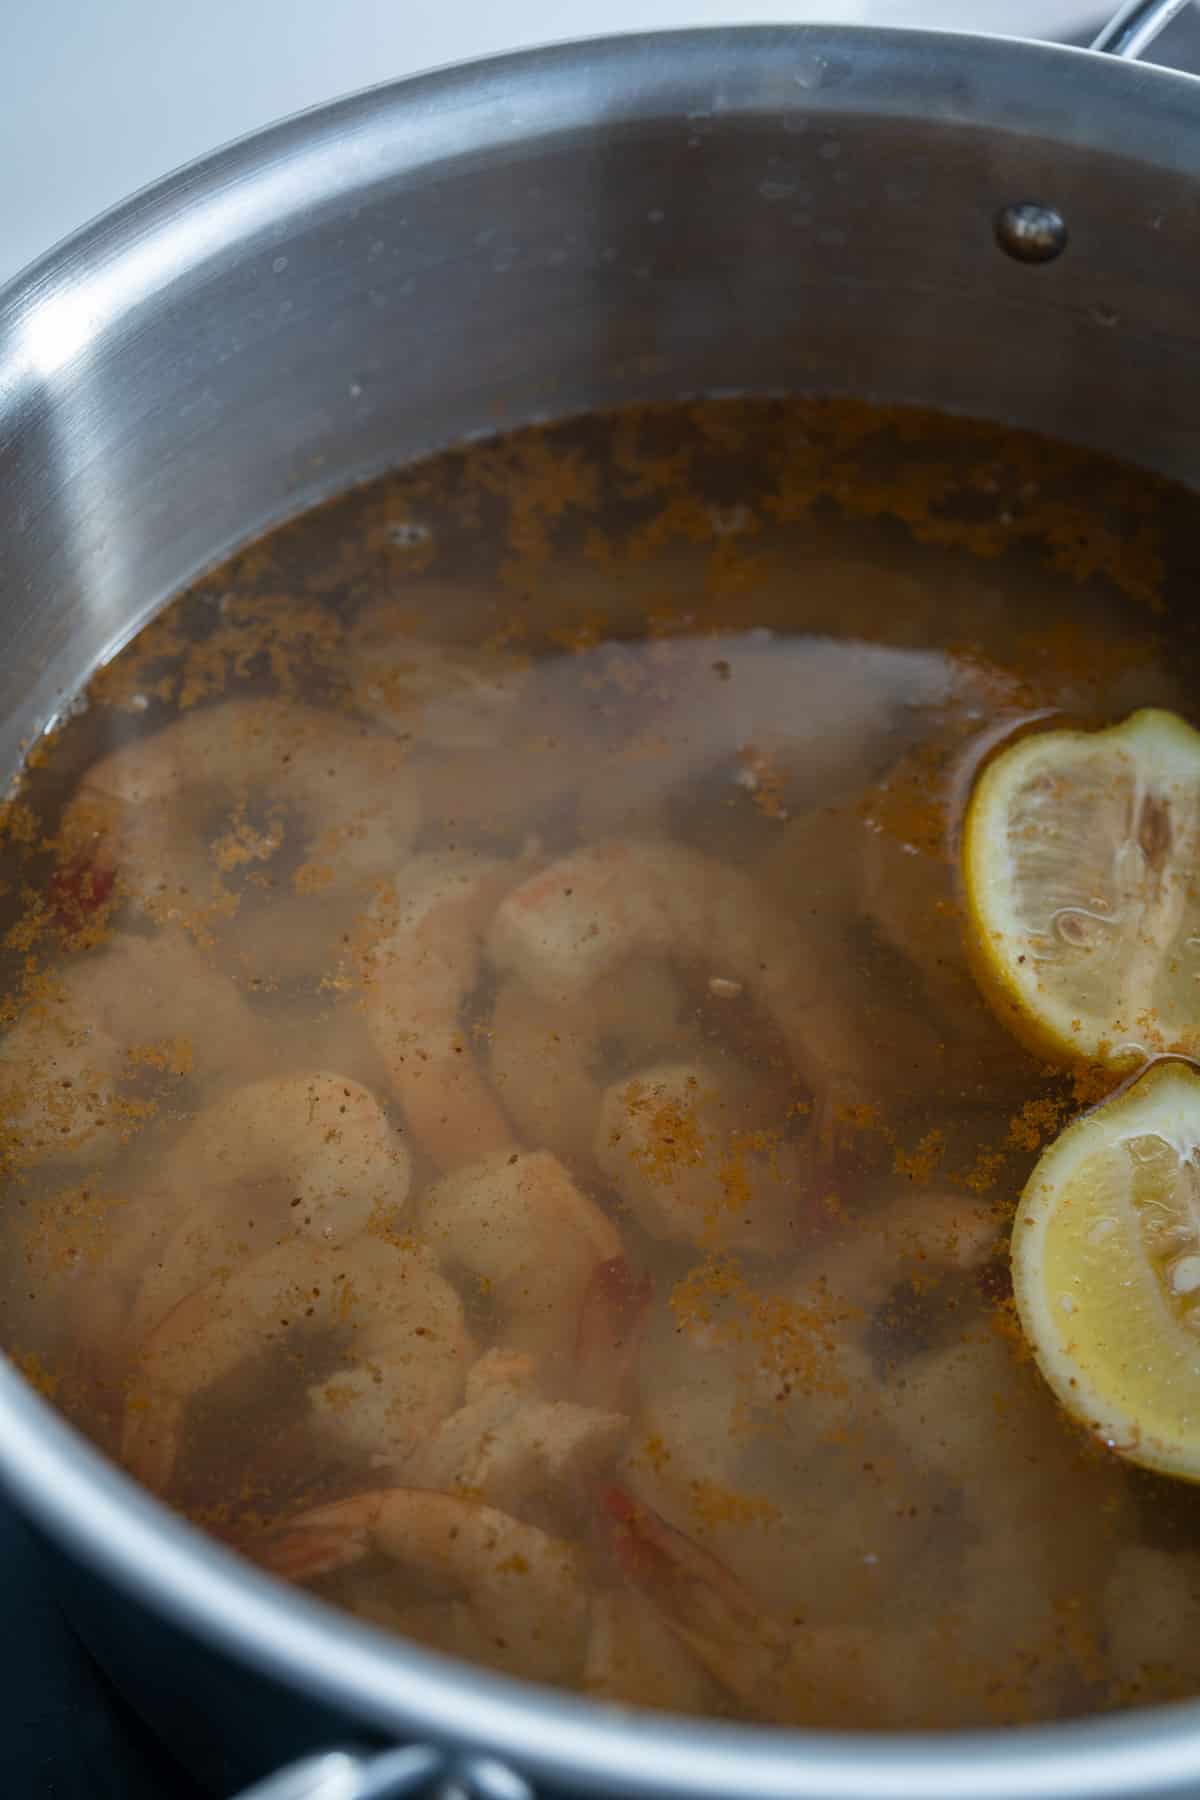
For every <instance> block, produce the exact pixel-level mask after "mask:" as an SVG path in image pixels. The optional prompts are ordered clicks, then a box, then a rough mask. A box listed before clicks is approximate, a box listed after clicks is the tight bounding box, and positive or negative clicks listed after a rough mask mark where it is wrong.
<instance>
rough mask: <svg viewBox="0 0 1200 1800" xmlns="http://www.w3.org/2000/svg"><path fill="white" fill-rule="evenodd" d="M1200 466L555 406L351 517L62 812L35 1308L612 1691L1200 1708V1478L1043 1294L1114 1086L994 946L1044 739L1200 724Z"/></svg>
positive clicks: (112, 742) (101, 724) (12, 895)
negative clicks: (1057, 1336)
mask: <svg viewBox="0 0 1200 1800" xmlns="http://www.w3.org/2000/svg"><path fill="white" fill-rule="evenodd" d="M1196 512H1197V502H1196V500H1195V499H1194V498H1192V497H1190V496H1189V495H1187V494H1185V493H1184V492H1182V491H1181V490H1177V489H1174V488H1172V487H1170V486H1168V485H1166V484H1163V483H1161V482H1159V481H1157V480H1155V479H1152V478H1150V477H1147V476H1143V475H1139V474H1136V473H1134V472H1132V471H1130V470H1126V469H1123V468H1121V467H1119V466H1117V465H1115V464H1112V463H1108V462H1105V461H1102V460H1100V459H1097V458H1093V457H1090V456H1088V455H1085V454H1082V453H1078V452H1075V451H1072V450H1068V449H1066V448H1063V447H1061V446H1057V445H1054V444H1052V443H1049V442H1046V441H1044V440H1040V439H1035V438H1032V437H1028V436H1021V435H1019V434H1012V433H1008V432H1005V431H1002V430H1000V429H998V428H995V429H994V428H992V427H987V426H983V425H978V424H972V423H970V422H967V421H961V420H959V421H949V420H939V419H937V418H934V417H931V416H926V415H920V414H915V413H907V412H902V411H884V410H872V409H871V408H868V407H866V406H863V405H859V404H851V403H848V402H814V401H801V400H792V401H784V400H772V401H733V400H729V401H721V402H709V403H704V404H702V405H695V406H679V407H673V408H664V409H647V410H638V411H630V412H626V413H621V414H616V415H613V416H611V417H603V418H593V419H586V420H582V421H577V422H573V423H567V424H564V425H560V426H553V427H547V428H539V429H537V430H526V431H521V432H518V433H515V434H513V435H512V436H510V437H507V438H503V439H499V440H496V441H494V442H488V443H481V444H477V445H474V446H472V447H470V448H468V449H465V450H456V451H453V452H449V453H446V454H443V455H441V456H438V457H436V458H434V459H432V460H430V461H428V462H426V463H424V464H422V465H419V466H416V467H413V468H411V469H405V470H401V471H399V472H397V473H395V474H393V475H390V476H388V477H386V478H384V479H381V480H378V481H376V482H374V483H372V484H370V485H368V486H366V487H363V488H361V489H359V490H356V491H353V492H351V493H349V494H347V495H345V496H344V497H342V498H340V499H337V500H335V501H332V502H330V503H329V504H327V505H326V506H324V507H322V508H320V509H317V510H316V511H314V512H311V513H309V514H306V515H305V516H303V517H301V518H300V519H298V520H297V521H295V522H294V523H293V524H291V525H288V526H285V527H284V528H282V529H280V530H279V531H277V532H276V533H274V534H273V535H272V536H270V537H268V538H267V539H265V540H263V541H262V542H260V543H257V544H254V545H252V546H250V547H249V548H248V549H246V550H244V551H243V552H242V553H240V554H239V555H237V556H235V557H234V558H233V559H232V560H231V561H230V562H228V563H226V564H225V565H224V566H222V567H221V568H219V569H216V570H214V571H212V572H211V573H209V574H207V575H205V576H204V577H203V578H202V579H200V580H198V581H197V582H196V584H195V585H194V586H193V587H192V588H191V589H190V590H188V591H187V592H185V593H184V594H182V595H181V596H179V597H178V598H177V599H176V600H175V601H174V602H173V603H172V604H171V605H170V606H168V607H167V608H166V609H165V610H164V611H163V612H162V613H161V614H160V615H159V616H158V617H157V618H156V619H155V620H154V621H152V623H151V624H150V625H148V626H147V627H146V629H145V630H144V631H143V632H142V633H141V635H140V636H139V637H138V638H136V639H135V640H134V641H133V642H132V643H131V644H129V645H128V647H127V648H126V649H124V650H123V651H121V652H120V653H119V654H118V655H117V656H116V657H115V658H114V659H113V660H112V661H111V662H110V663H109V664H108V665H107V666H106V667H105V668H103V669H102V670H101V671H100V673H99V674H98V675H97V676H96V677H95V678H94V680H93V681H92V683H91V685H90V687H89V688H88V690H87V692H86V694H85V695H84V696H82V697H81V704H80V705H79V706H78V707H76V708H75V709H73V711H72V714H71V716H70V718H69V719H68V720H67V722H66V723H65V724H63V725H62V726H61V727H60V728H59V729H58V730H57V731H56V732H55V733H54V735H53V736H52V737H50V738H49V739H48V740H47V741H46V742H45V743H43V744H41V745H40V746H39V747H38V751H37V755H36V756H35V757H33V758H31V761H30V764H29V767H28V768H27V769H26V771H25V772H24V775H23V777H22V780H21V783H20V786H19V787H18V789H17V790H16V791H15V793H14V796H13V798H12V799H11V800H10V801H9V803H8V804H7V806H6V808H5V810H4V812H3V814H2V815H0V831H2V838H0V857H2V858H3V870H2V887H0V907H2V908H3V909H4V937H3V949H2V951H0V955H2V957H3V978H2V982H0V988H2V991H3V995H4V998H3V1005H2V1009H0V1026H2V1028H3V1035H2V1036H0V1095H2V1100H3V1106H2V1112H0V1173H2V1178H3V1181H4V1185H5V1206H4V1210H3V1214H2V1215H0V1217H2V1221H3V1223H2V1229H3V1231H4V1233H5V1234H6V1244H5V1248H6V1255H5V1256H4V1257H3V1259H0V1270H2V1271H3V1274H2V1275H0V1330H2V1335H3V1342H4V1345H5V1347H6V1349H7V1350H8V1351H9V1353H10V1354H11V1355H12V1356H13V1358H14V1359H15V1360H16V1361H17V1362H18V1364H19V1366H20V1367H21V1368H22V1369H23V1370H24V1371H25V1372H26V1374H27V1375H28V1376H29V1378H30V1379H31V1380H33V1381H34V1382H36V1383H37V1384H38V1385H39V1386H40V1387H41V1388H42V1389H43V1391H44V1392H45V1393H46V1394H47V1395H48V1396H49V1397H50V1398H51V1399H52V1400H53V1402H54V1403H55V1404H56V1405H58V1406H59V1407H60V1408H62V1409H63V1410H64V1411H65V1412H66V1413H67V1414H68V1415H69V1416H70V1417H71V1418H72V1419H73V1420H74V1421H75V1423H76V1424H77V1425H79V1426H80V1427H81V1428H82V1429H83V1430H84V1431H86V1432H87V1433H88V1434H89V1435H90V1436H92V1437H93V1438H94V1439H95V1440H96V1441H97V1442H98V1443H99V1444H101V1445H102V1446H103V1447H104V1448H105V1449H106V1450H107V1451H108V1452H109V1453H110V1454H111V1455H112V1456H114V1457H115V1458H116V1459H117V1460H119V1461H121V1462H123V1463H124V1464H125V1466H126V1467H127V1468H128V1469H129V1470H130V1471H131V1472H132V1473H133V1474H135V1475H136V1476H137V1477H138V1478H139V1479H140V1480H142V1481H143V1482H144V1483H146V1485H147V1486H149V1487H151V1488H152V1489H153V1490H154V1491H155V1492H156V1493H157V1494H158V1495H159V1496H160V1498H161V1499H163V1500H164V1501H165V1502H166V1503H167V1504H169V1505H171V1506H173V1507H175V1508H176V1509H178V1510H179V1511H180V1512H182V1513H183V1514H185V1515H186V1516H187V1517H189V1518H190V1519H191V1520H193V1521H194V1522H195V1523H196V1524H198V1525H200V1526H202V1527H204V1528H206V1529H209V1530H211V1531H213V1532H215V1533H217V1534H219V1535H220V1536H221V1538H222V1539H223V1540H224V1541H225V1542H226V1543H228V1544H230V1545H231V1546H233V1547H235V1548H236V1549H237V1550H238V1551H239V1552H240V1553H241V1554H243V1555H245V1556H247V1557H249V1558H251V1559H253V1560H255V1561H257V1562H258V1563H259V1564H260V1565H261V1566H262V1567H264V1568H266V1569H268V1570H270V1571H272V1572H273V1573H274V1574H275V1575H276V1576H277V1577H278V1578H279V1579H281V1580H287V1581H292V1582H297V1583H302V1584H304V1585H307V1586H309V1587H311V1588H312V1589H313V1590H314V1591H315V1592H317V1593H318V1594H320V1595H321V1596H323V1597H324V1598H325V1599H326V1600H327V1601H328V1602H330V1603H331V1604H333V1605H337V1606H340V1607H343V1608H347V1609H349V1610H350V1611H351V1612H354V1613H356V1614H358V1615H359V1616H360V1617H362V1618H364V1619H367V1620H369V1621H371V1622H372V1623H374V1624H376V1625H383V1626H385V1627H387V1628H390V1629H392V1630H394V1631H397V1632H400V1633H402V1634H405V1635H407V1636H409V1637H411V1638H415V1639H417V1640H418V1641H420V1642H422V1643H425V1644H428V1645H431V1646H433V1647H435V1648H438V1649H440V1650H442V1651H444V1652H448V1653H450V1654H452V1655H455V1656H459V1657H463V1658H466V1659H469V1660H473V1661H476V1662H479V1663H482V1664H484V1665H486V1666H489V1667H493V1668H497V1669H500V1670H503V1671H505V1672H507V1673H509V1674H512V1675H516V1676H519V1677H522V1678H526V1679H531V1680H536V1681H539V1682H545V1683H550V1684H555V1685H557V1686H559V1687H562V1688H568V1689H574V1690H576V1691H578V1692H581V1693H584V1694H589V1695H592V1696H594V1697H596V1698H597V1699H599V1700H601V1701H604V1702H606V1703H612V1702H619V1703H620V1704H622V1705H634V1706H639V1705H640V1706H645V1707H655V1708H660V1709H666V1710H668V1711H677V1712H681V1713H687V1714H693V1715H714V1716H721V1717H724V1718H733V1719H743V1720H747V1721H751V1722H753V1723H755V1724H756V1725H759V1726H763V1727H770V1726H772V1725H809V1726H814V1727H821V1726H832V1727H838V1728H854V1729H864V1730H869V1729H875V1728H890V1729H919V1728H928V1727H966V1726H987V1725H996V1724H1003V1723H1014V1722H1032V1721H1038V1720H1053V1719H1058V1718H1063V1717H1070V1716H1078V1715H1081V1714H1084V1713H1088V1712H1097V1711H1102V1710H1106V1709H1112V1708H1116V1707H1120V1706H1123V1705H1128V1704H1131V1703H1134V1702H1137V1703H1145V1702H1148V1701H1155V1700H1168V1699H1176V1698H1179V1697H1180V1696H1184V1695H1187V1696H1191V1695H1195V1694H1197V1693H1200V1652H1197V1651H1196V1649H1195V1640H1196V1632H1195V1622H1196V1620H1197V1619H1198V1618H1200V1577H1198V1575H1197V1570H1200V1501H1197V1500H1195V1499H1193V1498H1192V1495H1191V1493H1190V1492H1189V1491H1188V1490H1186V1489H1184V1488H1181V1487H1178V1486H1172V1484H1170V1483H1169V1482H1167V1481H1166V1480H1164V1479H1161V1478H1159V1477H1156V1476H1154V1475H1150V1474H1146V1473H1144V1472H1139V1471H1133V1470H1130V1469H1129V1468H1128V1467H1127V1466H1126V1465H1125V1464H1123V1463H1121V1462H1120V1461H1119V1460H1118V1459H1117V1458H1116V1457H1114V1456H1113V1455H1112V1454H1111V1453H1110V1452H1109V1451H1108V1450H1106V1449H1105V1447H1104V1446H1103V1445H1101V1444H1097V1443H1095V1442H1094V1441H1092V1440H1091V1439H1089V1438H1087V1437H1086V1436H1085V1435H1084V1434H1083V1433H1082V1432H1080V1431H1079V1430H1078V1429H1077V1428H1076V1427H1074V1426H1073V1425H1072V1424H1071V1423H1070V1421H1069V1420H1068V1419H1067V1417H1066V1415H1065V1414H1064V1413H1063V1412H1062V1411H1061V1410H1060V1409H1059V1408H1058V1407H1057V1406H1056V1404H1055V1402H1054V1400H1053V1399H1052V1397H1051V1396H1050V1393H1049V1391H1048V1389H1047V1388H1046V1387H1045V1386H1044V1384H1043V1383H1042V1381H1041V1380H1040V1378H1039V1376H1038V1374H1037V1371H1036V1369H1035V1367H1034V1365H1033V1363H1032V1360H1031V1358H1030V1356H1029V1354H1028V1352H1027V1351H1026V1349H1025V1347H1024V1344H1023V1341H1022V1338H1021V1333H1020V1330H1019V1327H1018V1325H1017V1321H1016V1316H1015V1312H1014V1308H1013V1302H1012V1297H1011V1291H1010V1287H1009V1283H1008V1260H1007V1244H1008V1236H1009V1230H1010V1224H1011V1219H1012V1215H1013V1211H1014V1208H1015V1205H1016V1200H1017V1197H1018V1195H1019V1193H1020V1191H1021V1187H1022V1185H1023V1183H1024V1181H1025V1179H1026V1176H1027V1174H1028V1172H1029V1170H1030V1169H1031V1167H1032V1166H1033V1163H1034V1161H1035V1159H1036V1157H1037V1155H1038V1153H1039V1151H1040V1150H1041V1149H1042V1148H1043V1146H1044V1145H1045V1144H1046V1143H1047V1142H1048V1141H1049V1140H1050V1139H1051V1138H1052V1137H1053V1136H1054V1135H1055V1133H1056V1132H1057V1131H1058V1130H1059V1129H1061V1128H1062V1127H1063V1126H1064V1125H1065V1124H1066V1123H1067V1122H1068V1121H1069V1120H1070V1119H1071V1118H1072V1117H1073V1116H1075V1114H1076V1113H1077V1112H1079V1111H1080V1110H1081V1109H1082V1108H1083V1107H1085V1106H1087V1105H1088V1104H1090V1103H1092V1102H1093V1101H1095V1100H1097V1099H1100V1098H1102V1097H1103V1096H1104V1094H1105V1092H1106V1091H1107V1089H1108V1088H1109V1087H1110V1086H1111V1085H1112V1082H1113V1080H1114V1079H1115V1078H1114V1077H1108V1076H1105V1075H1104V1074H1103V1073H1098V1072H1096V1071H1094V1070H1091V1069H1088V1068H1082V1067H1080V1068H1076V1069H1065V1070H1064V1069H1063V1068H1062V1067H1059V1068H1056V1069H1052V1068H1049V1067H1048V1066H1046V1065H1045V1064H1044V1063H1043V1062H1042V1061H1040V1060H1039V1059H1038V1058H1037V1057H1036V1056H1034V1055H1032V1054H1031V1053H1030V1052H1028V1051H1027V1050H1026V1049H1024V1048H1022V1046H1021V1044H1020V1043H1019V1042H1018V1040H1017V1038H1016V1037H1015V1036H1013V1035H1010V1033H1009V1032H1008V1031H1007V1030H1006V1029H1005V1026H1004V1024H1003V1023H1002V1022H1001V1021H1000V1020H998V1019H997V1017H996V1016H995V1014H994V1013H993V1012H992V1011H991V1009H990V1008H989V1007H988V1005H987V1004H986V1003H985V1001H984V999H983V998H982V997H981V995H980V992H979V990H978V988H977V986H976V982H975V978H974V976H973V974H972V966H971V963H970V960H969V957H968V954H967V951H966V949H965V947H964V925H963V907H962V896H961V893H960V890H959V884H958V878H957V864H956V851H957V842H958V830H959V825H960V822H961V818H962V813H963V809H964V806H965V803H966V799H967V796H968V793H969V791H970V786H971V782H972V779H973V777H974V774H975V772H976V770H977V769H978V768H979V766H980V764H981V763H982V761H983V759H984V758H985V757H987V756H988V755H989V754H990V753H991V752H992V751H993V750H994V749H995V748H996V747H997V746H998V745H1000V744H1002V743H1004V742H1005V741H1007V740H1008V739H1009V738H1010V737H1011V736H1012V735H1013V734H1014V733H1018V732H1020V731H1022V730H1024V729H1026V728H1027V727H1029V726H1031V725H1032V724H1035V723H1039V722H1045V721H1047V720H1051V721H1058V722H1060V723H1065V724H1073V725H1096V726H1099V725H1106V724H1109V723H1112V722H1114V721H1115V720H1117V719H1120V718H1123V717H1125V716H1126V715H1127V714H1128V713H1129V712H1130V711H1131V710H1133V709H1134V708H1137V707H1141V706H1160V707H1168V708H1170V709H1172V710H1174V711H1176V712H1178V713H1180V714H1181V715H1182V716H1183V717H1185V718H1189V719H1190V720H1191V722H1192V723H1193V724H1200V710H1198V708H1197V703H1196V700H1195V696H1196V695H1197V694H1198V693H1200V680H1198V679H1197V677H1198V676H1200V655H1198V649H1200V636H1198V631H1200V628H1198V627H1197V625H1196V623H1195V617H1194V608H1193V607H1191V605H1190V598H1191V594H1192V592H1193V589H1194V582H1195V577H1196V568H1195V563H1196V560H1197V557H1198V554H1200V553H1198V552H1197V549H1196V545H1197V544H1200V531H1197V529H1196V525H1197V517H1196Z"/></svg>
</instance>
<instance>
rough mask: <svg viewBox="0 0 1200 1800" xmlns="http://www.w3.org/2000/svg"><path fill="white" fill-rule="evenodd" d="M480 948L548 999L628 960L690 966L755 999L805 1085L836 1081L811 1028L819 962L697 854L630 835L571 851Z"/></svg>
mask: <svg viewBox="0 0 1200 1800" xmlns="http://www.w3.org/2000/svg"><path fill="white" fill-rule="evenodd" d="M488 950H489V953H490V955H491V958H492V961H493V963H494V964H495V966H496V967H497V969H499V970H500V971H501V972H502V973H511V974H515V975H516V976H518V977H519V978H520V979H521V980H522V981H524V982H525V983H526V984H527V985H528V986H529V987H531V988H532V989H533V990H534V992H535V993H538V994H540V995H542V996H543V998H545V999H547V1000H550V1001H554V1000H556V999H557V998H558V997H559V996H560V995H565V996H567V997H568V998H577V997H578V996H579V995H580V994H582V993H583V992H584V991H585V990H586V989H588V988H590V987H593V986H594V984H595V983H597V982H598V981H600V980H602V979H603V978H604V977H606V976H609V977H610V976H612V975H613V974H614V973H615V971H616V970H617V968H618V967H619V966H620V965H621V964H622V963H623V962H625V961H627V960H628V959H629V958H630V957H632V956H638V955H640V956H651V957H670V958H672V959H676V960H678V959H682V960H684V961H686V962H688V963H690V964H693V965H696V964H698V965H699V966H700V967H701V969H703V970H704V971H705V972H706V973H707V974H708V975H709V977H710V979H716V980H718V981H733V982H734V983H736V984H737V985H738V986H739V987H744V988H746V989H748V990H749V991H750V993H751V994H752V995H755V996H757V998H758V1000H759V1002H760V1004H761V1005H762V1006H763V1008H764V1010H765V1011H766V1013H767V1015H768V1016H769V1017H770V1018H771V1019H772V1020H773V1021H774V1023H775V1025H776V1026H777V1028H778V1030H779V1031H780V1033H781V1035H782V1037H783V1040H784V1042H785V1044H786V1045H787V1048H788V1050H789V1053H790V1054H791V1056H792V1058H793V1060H794V1062H795V1064H796V1067H797V1069H798V1071H799V1072H800V1074H801V1075H802V1077H803V1078H804V1079H805V1080H806V1081H807V1082H808V1083H809V1084H810V1086H811V1087H812V1088H813V1089H814V1091H818V1092H824V1091H826V1090H827V1089H828V1088H829V1086H830V1085H831V1083H835V1082H836V1080H837V1078H838V1071H837V1068H836V1065H834V1066H832V1067H831V1065H830V1062H829V1060H828V1058H827V1055H826V1049H825V1044H824V1041H823V1040H822V1038H821V1036H820V1034H819V1032H818V1031H817V1030H816V1029H815V1026H816V1025H817V1024H821V1025H823V1024H824V1022H825V1008H824V1006H823V1005H822V1000H823V991H824V982H825V974H824V971H823V969H822V967H821V965H820V963H819V961H814V960H813V959H811V958H810V957H809V956H808V955H807V953H806V946H805V943H804V940H803V937H802V936H801V935H800V934H799V933H798V932H797V931H796V930H795V928H794V927H793V926H792V925H791V924H790V923H789V921H788V920H787V919H786V918H785V917H784V916H783V914H782V913H780V912H778V911H777V910H776V909H775V908H774V907H772V906H771V905H770V904H769V903H768V902H767V901H766V900H765V899H764V897H763V895H762V894H761V893H760V891H759V890H758V889H757V888H756V887H755V885H754V883H753V882H752V881H750V880H749V879H748V877H746V876H745V875H743V874H741V873H740V872H739V871H738V870H736V869H732V868H730V867H728V866H727V865H726V864H724V863H720V862H717V861H715V860H714V859H712V858H711V857H706V856H701V855H700V854H699V853H698V852H697V851H693V850H687V849H684V848H683V847H681V846H679V845H676V844H668V843H654V842H639V841H635V840H630V841H626V842H611V843H607V844H600V845H596V846H594V847H591V848H588V849H583V850H576V851H574V852H573V853H572V854H571V855H569V856H565V857H563V858H562V859H561V860H560V861H558V862H556V863H553V864H551V866H550V867H549V868H548V869H545V870H543V871H542V872H541V873H540V874H537V875H534V876H532V877H531V878H530V879H529V880H527V881H525V882H523V883H522V884H521V885H520V886H519V887H517V888H515V889H514V890H513V891H512V892H511V893H510V894H508V895H507V896H506V898H505V899H504V900H502V901H501V902H500V905H499V906H498V908H497V910H496V914H495V917H494V919H493V921H492V926H491V930H490V932H489V935H488Z"/></svg>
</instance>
